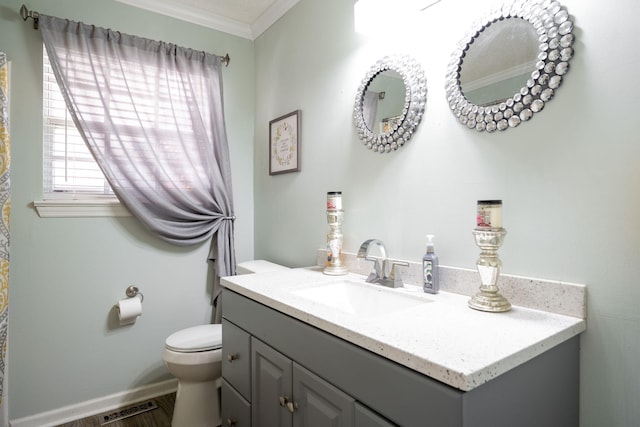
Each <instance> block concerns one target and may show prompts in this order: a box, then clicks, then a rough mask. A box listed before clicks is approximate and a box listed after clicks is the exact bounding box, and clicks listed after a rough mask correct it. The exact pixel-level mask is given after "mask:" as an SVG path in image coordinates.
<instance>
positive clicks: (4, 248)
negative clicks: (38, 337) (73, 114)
mask: <svg viewBox="0 0 640 427" xmlns="http://www.w3.org/2000/svg"><path fill="white" fill-rule="evenodd" d="M8 110H9V64H8V62H7V55H6V54H5V53H4V52H0V426H3V427H4V426H8V425H9V419H8V410H7V381H6V379H7V327H8V320H9V299H8V298H9V212H10V209H11V200H10V198H9V188H10V186H9V164H10V150H9V148H10V144H9V113H8Z"/></svg>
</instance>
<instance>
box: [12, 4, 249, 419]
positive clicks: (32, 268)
mask: <svg viewBox="0 0 640 427" xmlns="http://www.w3.org/2000/svg"><path fill="white" fill-rule="evenodd" d="M22 3H23V1H22V0H0V50H3V51H5V52H6V53H7V55H8V57H9V59H10V60H11V104H10V118H11V139H12V167H11V184H12V188H11V197H12V211H11V271H10V275H11V282H10V290H9V312H10V319H9V366H10V368H9V405H10V406H9V411H10V412H9V416H10V418H11V419H16V418H21V417H25V416H28V415H33V414H38V413H41V412H45V411H49V410H53V409H58V408H61V407H63V406H66V405H71V404H76V403H79V402H84V401H87V400H90V399H94V398H100V397H103V396H106V395H110V394H113V393H118V392H121V391H125V390H129V389H132V388H135V387H138V386H143V385H147V384H152V383H155V382H157V381H160V380H164V379H169V378H171V376H170V375H169V373H168V372H167V371H166V369H165V367H164V365H163V362H162V359H161V351H162V348H163V346H164V339H165V338H166V337H167V336H168V335H169V334H170V333H172V332H174V331H176V330H178V329H181V328H184V327H187V326H193V325H197V324H202V323H208V322H210V321H211V306H210V295H211V288H210V285H208V284H207V282H208V281H207V277H208V274H209V269H208V265H207V261H206V260H207V255H208V251H209V245H208V244H202V245H196V246H194V247H189V248H177V247H173V246H170V245H168V244H165V243H163V242H161V241H160V240H158V239H156V238H154V237H151V236H150V235H149V234H148V233H147V232H146V231H145V229H143V227H141V225H140V224H139V223H138V222H137V220H135V219H134V218H132V217H125V218H40V217H38V215H37V213H36V211H35V210H34V209H33V207H32V202H33V201H34V200H40V199H41V198H42V172H41V170H42V166H41V165H42V148H41V144H42V142H41V141H42V119H41V117H42V95H41V93H42V83H41V82H42V59H41V58H42V39H41V36H40V33H39V32H38V31H34V30H33V28H32V25H31V21H29V22H28V23H25V22H23V21H22V19H21V18H20V16H19V14H18V10H19V8H20V5H21V4H22ZM27 5H28V6H29V8H31V9H32V10H36V11H38V12H40V13H43V14H50V15H55V16H59V17H63V18H69V19H73V20H76V21H83V22H86V23H89V24H94V25H98V26H102V27H108V28H112V29H114V30H118V31H122V32H125V33H129V34H135V35H139V36H143V37H148V38H152V39H155V40H163V41H167V42H171V43H175V44H178V45H181V46H186V47H191V48H194V49H199V50H204V51H207V52H211V53H217V54H225V53H227V52H228V53H229V55H230V56H231V64H230V66H229V67H228V68H226V69H225V70H224V72H223V79H224V91H225V93H224V95H225V113H226V118H227V132H228V136H229V145H230V151H231V161H232V171H233V186H234V198H235V204H236V216H237V217H238V220H237V221H236V243H237V251H236V254H237V257H238V260H240V261H243V260H247V259H251V258H252V257H253V178H252V177H253V164H252V152H253V122H254V118H253V109H252V108H253V105H254V93H253V80H252V79H253V43H252V42H251V41H249V40H245V39H242V38H238V37H235V36H230V35H227V34H223V33H220V32H217V31H213V30H210V29H207V28H205V27H200V26H196V25H192V24H188V23H185V22H182V21H178V20H175V19H172V18H170V17H166V16H162V15H157V14H153V13H150V12H146V11H142V10H140V9H136V8H132V7H130V6H126V5H124V4H121V3H117V2H115V1H112V0H82V1H79V0H59V1H56V2H51V1H46V0H32V1H30V2H29V3H28V4H27ZM129 285H136V286H138V287H139V288H140V291H141V292H142V293H143V294H144V303H143V315H142V317H140V318H139V319H138V321H137V323H136V324H135V325H134V326H131V327H125V328H119V327H117V322H116V321H115V320H116V318H115V313H114V311H113V306H114V304H116V302H117V301H118V299H120V298H123V297H124V296H125V293H124V292H125V289H126V288H127V286H129Z"/></svg>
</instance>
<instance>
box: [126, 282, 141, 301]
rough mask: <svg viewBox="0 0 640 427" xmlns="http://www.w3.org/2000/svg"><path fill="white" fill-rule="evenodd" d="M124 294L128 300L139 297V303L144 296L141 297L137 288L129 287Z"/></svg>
mask: <svg viewBox="0 0 640 427" xmlns="http://www.w3.org/2000/svg"><path fill="white" fill-rule="evenodd" d="M125 294H126V295H127V296H128V297H129V298H133V297H137V296H139V297H140V302H142V301H144V295H142V292H140V290H139V289H138V287H137V286H133V285H131V286H129V287H128V288H127V290H126V291H125Z"/></svg>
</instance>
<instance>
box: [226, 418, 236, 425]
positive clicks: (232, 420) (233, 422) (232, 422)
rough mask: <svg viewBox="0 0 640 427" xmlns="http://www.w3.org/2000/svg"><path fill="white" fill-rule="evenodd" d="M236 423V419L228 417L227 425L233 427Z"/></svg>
mask: <svg viewBox="0 0 640 427" xmlns="http://www.w3.org/2000/svg"><path fill="white" fill-rule="evenodd" d="M234 425H236V420H234V419H232V418H227V426H228V427H233V426H234Z"/></svg>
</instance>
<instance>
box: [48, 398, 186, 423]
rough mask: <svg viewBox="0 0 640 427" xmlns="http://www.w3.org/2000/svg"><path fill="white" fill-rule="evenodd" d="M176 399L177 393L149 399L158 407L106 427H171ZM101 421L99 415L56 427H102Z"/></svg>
mask: <svg viewBox="0 0 640 427" xmlns="http://www.w3.org/2000/svg"><path fill="white" fill-rule="evenodd" d="M175 399H176V394H175V393H171V394H167V395H165V396H158V397H154V398H153V399H149V400H154V401H155V402H156V405H158V407H157V408H155V409H152V410H150V411H147V412H143V413H142V414H139V415H136V416H133V417H129V418H125V419H123V420H119V421H114V422H112V423H109V424H107V425H106V427H171V416H172V415H173V404H174V402H175ZM101 421H102V420H101V419H100V414H98V415H94V416H92V417H87V418H83V419H81V420H76V421H71V422H68V423H64V424H60V425H58V426H56V427H100V425H101V424H100V422H101Z"/></svg>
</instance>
